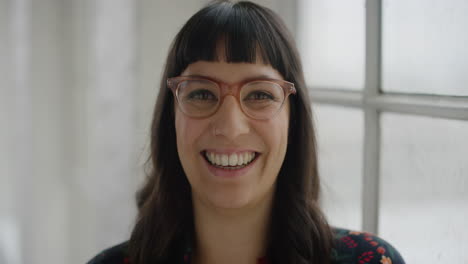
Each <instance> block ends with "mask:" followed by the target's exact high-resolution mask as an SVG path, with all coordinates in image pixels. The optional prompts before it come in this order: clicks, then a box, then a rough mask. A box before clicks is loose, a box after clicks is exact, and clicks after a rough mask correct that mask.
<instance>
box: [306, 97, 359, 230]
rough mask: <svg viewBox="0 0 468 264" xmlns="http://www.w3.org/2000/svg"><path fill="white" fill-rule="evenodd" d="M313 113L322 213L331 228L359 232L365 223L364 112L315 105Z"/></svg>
mask: <svg viewBox="0 0 468 264" xmlns="http://www.w3.org/2000/svg"><path fill="white" fill-rule="evenodd" d="M314 110H315V116H316V123H315V127H316V128H317V129H316V130H317V139H318V159H319V172H320V176H321V179H322V194H323V196H322V197H323V199H322V206H323V209H324V211H325V214H326V215H327V217H328V220H329V221H330V224H332V225H334V226H338V227H345V228H350V229H353V230H359V229H361V221H362V217H361V209H362V203H361V183H362V165H361V164H362V138H363V115H362V111H360V110H356V109H352V108H339V107H332V106H326V105H315V106H314ZM343 128H345V131H346V133H343V131H344V130H343Z"/></svg>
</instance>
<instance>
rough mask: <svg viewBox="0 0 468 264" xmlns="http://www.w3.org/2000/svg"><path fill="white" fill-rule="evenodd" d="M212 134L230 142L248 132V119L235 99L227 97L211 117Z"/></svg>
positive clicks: (230, 96)
mask: <svg viewBox="0 0 468 264" xmlns="http://www.w3.org/2000/svg"><path fill="white" fill-rule="evenodd" d="M213 117H214V119H213V122H212V126H213V132H214V135H215V136H223V137H225V138H226V139H228V140H230V141H232V140H234V139H236V138H237V137H239V136H241V135H243V134H247V133H249V131H250V127H249V123H248V121H249V120H248V117H247V116H246V115H245V114H244V112H243V111H242V109H241V106H240V105H239V104H238V102H237V100H236V98H235V97H234V96H232V95H227V96H226V97H225V98H224V101H223V103H222V104H221V105H220V106H219V109H218V111H217V113H216V114H215V115H214V116H213Z"/></svg>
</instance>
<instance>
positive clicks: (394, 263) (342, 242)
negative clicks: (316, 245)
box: [331, 228, 405, 264]
mask: <svg viewBox="0 0 468 264" xmlns="http://www.w3.org/2000/svg"><path fill="white" fill-rule="evenodd" d="M333 233H334V247H333V249H332V256H331V257H332V263H333V264H351V263H353V264H354V263H363V264H364V263H365V264H374V263H375V264H405V261H404V260H403V258H402V257H401V255H400V253H399V252H398V251H397V250H396V249H395V248H394V247H393V246H392V245H391V244H390V243H388V242H387V241H385V240H383V239H382V238H380V237H378V236H376V235H373V234H371V233H368V232H357V231H351V230H347V229H343V228H333Z"/></svg>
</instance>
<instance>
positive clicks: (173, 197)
mask: <svg viewBox="0 0 468 264" xmlns="http://www.w3.org/2000/svg"><path fill="white" fill-rule="evenodd" d="M218 47H224V57H223V58H222V59H224V60H226V61H227V62H229V63H236V62H245V63H255V62H256V59H257V55H258V54H259V55H260V57H261V59H262V62H263V63H266V64H270V65H271V66H272V67H273V68H274V69H276V70H277V71H278V72H279V73H281V75H282V76H283V78H284V79H285V80H287V81H290V82H293V83H294V84H295V86H296V89H297V94H296V95H295V96H290V97H289V100H290V106H291V112H290V124H289V134H288V146H287V151H286V156H285V160H284V162H283V165H282V167H281V169H280V172H279V174H278V177H277V181H276V192H275V198H274V201H273V209H272V218H271V223H270V226H271V229H270V232H269V237H270V240H269V244H268V245H267V259H268V260H269V262H270V263H321V264H324V263H329V262H330V254H331V253H330V251H331V243H332V238H331V237H332V235H331V230H330V228H329V226H328V224H327V222H326V220H325V218H324V216H323V214H322V212H321V210H320V208H319V207H318V197H319V177H318V170H317V157H316V141H315V133H314V129H313V125H312V113H311V108H310V101H309V97H308V93H307V88H306V86H305V82H304V76H303V72H302V66H301V62H300V59H299V55H298V52H297V50H296V47H295V44H294V41H293V39H292V37H291V35H290V33H289V31H288V30H287V29H286V27H285V25H284V24H283V22H282V21H281V19H280V18H279V17H278V16H277V15H276V14H275V13H274V12H273V11H271V10H270V9H267V8H265V7H261V6H259V5H256V4H254V3H251V2H248V1H241V2H236V3H234V2H231V1H215V2H212V3H211V4H209V5H207V6H206V7H204V8H203V9H201V10H200V11H198V12H197V13H196V14H195V15H193V16H192V17H191V18H190V19H189V20H188V22H187V23H186V24H185V25H184V26H183V28H182V29H181V30H180V32H179V33H178V34H177V36H176V37H175V40H174V42H173V43H172V45H171V47H170V50H169V54H168V57H167V61H166V66H165V71H164V73H163V76H162V79H161V84H160V90H159V94H158V97H157V101H156V106H155V109H154V113H153V121H152V126H151V144H150V148H151V149H150V151H151V155H150V158H149V160H148V161H149V165H150V166H151V167H150V171H149V173H148V177H147V181H146V183H145V185H144V186H143V188H142V189H141V190H140V191H139V192H138V194H137V203H138V208H139V214H138V218H137V221H136V224H135V227H134V229H133V232H132V235H131V238H130V242H129V250H130V256H131V260H132V263H134V264H146V263H172V262H173V261H174V260H175V259H177V258H178V257H177V256H180V255H182V254H183V251H184V248H183V247H184V245H185V244H184V243H185V240H186V239H187V235H188V234H193V233H194V226H193V212H192V203H191V189H190V184H189V182H188V180H187V178H186V176H185V174H184V171H183V169H182V165H181V163H180V160H179V156H178V153H177V147H176V146H177V145H176V137H175V134H176V133H175V124H174V98H173V95H172V93H171V92H170V90H169V89H168V88H167V86H166V79H167V78H169V77H175V76H178V75H180V74H181V73H182V72H183V70H184V69H186V67H187V66H188V65H189V64H191V63H193V62H196V61H199V60H204V61H218V60H220V59H221V58H218V55H219V50H217V48H218Z"/></svg>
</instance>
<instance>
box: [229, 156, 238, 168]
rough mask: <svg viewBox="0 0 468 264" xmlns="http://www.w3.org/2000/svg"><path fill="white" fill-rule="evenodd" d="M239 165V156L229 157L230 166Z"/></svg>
mask: <svg viewBox="0 0 468 264" xmlns="http://www.w3.org/2000/svg"><path fill="white" fill-rule="evenodd" d="M236 165H237V154H231V155H230V156H229V166H236Z"/></svg>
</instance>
